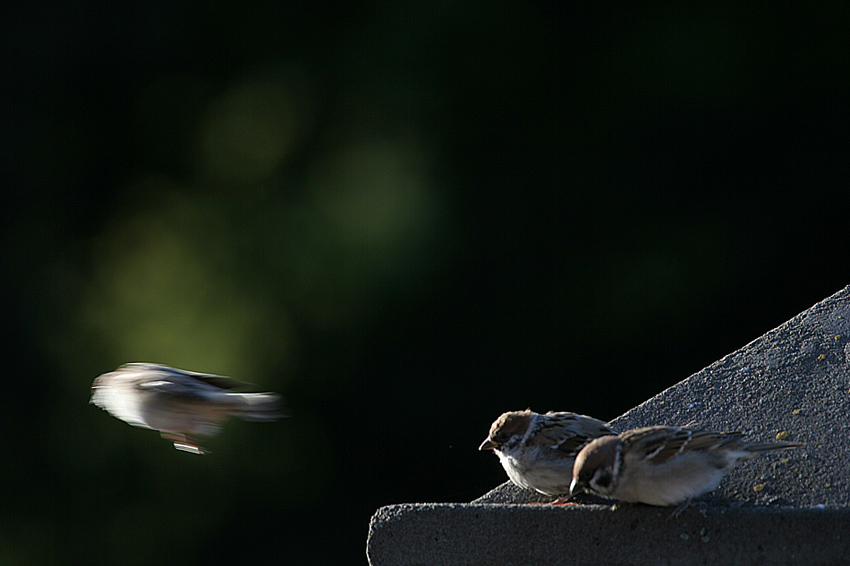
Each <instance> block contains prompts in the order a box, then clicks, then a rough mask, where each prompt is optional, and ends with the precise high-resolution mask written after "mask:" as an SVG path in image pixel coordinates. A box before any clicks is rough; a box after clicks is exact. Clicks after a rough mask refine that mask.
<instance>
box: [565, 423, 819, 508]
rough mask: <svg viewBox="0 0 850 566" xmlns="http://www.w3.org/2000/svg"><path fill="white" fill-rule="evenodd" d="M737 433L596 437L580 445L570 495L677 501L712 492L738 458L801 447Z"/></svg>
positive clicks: (644, 431) (663, 429)
mask: <svg viewBox="0 0 850 566" xmlns="http://www.w3.org/2000/svg"><path fill="white" fill-rule="evenodd" d="M743 436H744V435H743V433H740V432H707V431H699V430H693V429H689V428H680V427H669V426H650V427H645V428H637V429H634V430H629V431H626V432H624V433H622V434H620V435H618V436H607V437H604V438H597V439H596V440H594V441H592V442H590V443H588V445H587V446H585V447H584V448H582V450H581V452H579V454H578V456H577V457H576V462H575V466H574V468H573V481H572V485H571V486H570V494H571V495H574V494H576V493H579V492H581V491H591V492H593V493H596V494H598V495H602V496H604V497H610V498H613V499H619V500H620V501H626V502H635V503H637V502H639V503H647V504H649V505H662V506H665V505H680V504H681V506H680V507H679V509H677V510H676V511H675V512H674V515H678V514H679V513H680V512H681V511H682V510H683V509H684V508H685V507H687V506H688V504H689V503H690V500H691V499H692V498H694V497H698V496H700V495H702V494H703V493H706V492H708V491H711V490H713V489H714V488H716V487H717V486H718V484H719V483H720V480H721V479H723V477H724V476H725V475H726V474H728V473H729V471H730V470H731V469H732V468H733V467H734V466H735V464H737V463H738V461H740V460H745V459H747V458H752V457H753V456H756V455H758V454H759V453H761V452H767V451H770V450H782V449H787V448H797V447H800V446H804V445H803V444H799V443H796V442H762V443H747V442H744V440H743Z"/></svg>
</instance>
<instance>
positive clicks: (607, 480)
mask: <svg viewBox="0 0 850 566" xmlns="http://www.w3.org/2000/svg"><path fill="white" fill-rule="evenodd" d="M590 485H591V486H592V487H594V488H601V489H603V490H605V489H608V488H609V487H611V472H610V471H609V470H607V469H602V470H597V471H596V473H595V474H594V475H593V479H591V480H590Z"/></svg>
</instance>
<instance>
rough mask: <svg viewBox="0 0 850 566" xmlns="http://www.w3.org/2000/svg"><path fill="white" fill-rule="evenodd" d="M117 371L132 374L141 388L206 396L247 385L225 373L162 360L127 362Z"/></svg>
mask: <svg viewBox="0 0 850 566" xmlns="http://www.w3.org/2000/svg"><path fill="white" fill-rule="evenodd" d="M118 371H120V372H123V373H125V374H127V377H128V378H132V379H133V381H134V384H135V386H136V387H137V388H138V389H140V390H142V391H145V392H148V393H156V394H162V395H168V396H184V397H204V396H207V395H209V394H211V393H218V392H221V391H223V390H228V389H233V388H235V387H240V386H244V385H246V384H245V383H243V382H240V381H236V380H235V379H231V378H229V377H225V376H223V375H213V374H208V373H199V372H195V371H187V370H182V369H177V368H172V367H168V366H164V365H160V364H147V363H134V364H126V365H123V366H121V367H120V368H119V369H118Z"/></svg>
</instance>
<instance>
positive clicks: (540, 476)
mask: <svg viewBox="0 0 850 566" xmlns="http://www.w3.org/2000/svg"><path fill="white" fill-rule="evenodd" d="M614 434H616V433H615V432H614V431H612V430H611V429H610V428H608V425H607V424H605V423H604V422H602V421H600V420H597V419H594V418H593V417H586V416H584V415H577V414H575V413H554V412H549V413H546V414H545V415H543V414H540V413H535V412H532V411H531V409H528V410H525V411H510V412H507V413H504V414H502V415H501V416H500V417H499V418H498V419H496V420H495V422H493V424H492V426H491V427H490V434H489V435H488V436H487V438H486V439H485V440H484V442H482V443H481V446H479V447H478V449H479V450H493V451H494V452H495V453H496V455H497V456H498V457H499V460H500V461H501V463H502V467H503V468H505V472H507V474H508V477H509V478H510V480H511V481H512V482H513V483H515V484H516V485H518V486H519V487H522V488H525V489H533V490H536V491H539V492H540V493H543V494H546V495H552V496H558V495H562V494H565V493H568V492H569V490H570V480H571V479H572V470H573V462H574V460H575V457H576V454H578V451H579V450H580V449H581V447H582V446H584V445H585V444H587V443H588V442H589V441H590V440H592V439H594V438H597V437H599V436H603V435H614ZM557 501H560V500H557Z"/></svg>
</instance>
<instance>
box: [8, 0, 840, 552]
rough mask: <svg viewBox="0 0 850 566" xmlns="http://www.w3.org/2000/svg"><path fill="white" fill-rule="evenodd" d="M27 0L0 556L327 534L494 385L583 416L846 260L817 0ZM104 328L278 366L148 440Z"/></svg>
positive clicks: (671, 370) (461, 456) (271, 544)
mask: <svg viewBox="0 0 850 566" xmlns="http://www.w3.org/2000/svg"><path fill="white" fill-rule="evenodd" d="M564 4H565V3H563V2H551V3H545V2H531V3H529V2H495V3H491V2H475V1H472V2H469V1H467V2H373V3H365V4H356V3H347V2H341V3H332V2H321V1H319V2H313V1H311V2H291V1H290V2H276V3H265V2H252V1H247V2H239V3H233V2H216V1H211V2H210V1H208V2H163V1H147V2H129V3H127V2H122V3H113V4H108V5H107V4H98V3H70V2H56V3H48V2H35V3H27V4H21V3H18V4H16V5H14V6H10V7H7V11H8V13H7V14H6V15H5V16H4V19H3V23H2V26H3V28H4V29H3V33H2V39H0V41H2V44H3V47H4V54H5V57H4V60H5V61H4V63H5V65H6V67H7V72H6V73H5V78H6V87H5V89H4V93H3V100H4V102H5V103H4V105H3V106H4V112H3V113H2V116H3V120H4V123H3V127H2V147H3V149H4V151H3V153H2V159H3V167H2V170H3V171H4V172H5V173H6V182H5V183H4V184H5V186H6V187H7V193H8V194H7V198H6V206H5V207H4V210H3V217H2V222H1V223H0V230H2V244H3V245H2V263H1V264H0V285H2V295H0V305H2V326H0V327H1V328H2V333H3V334H2V336H3V347H4V351H3V354H4V360H5V362H6V363H5V371H4V376H5V382H4V383H5V388H4V393H3V395H2V401H0V410H2V413H0V415H2V416H0V419H2V421H0V422H1V423H2V425H3V430H4V432H5V437H4V443H3V450H2V452H0V453H1V454H2V462H3V479H4V482H3V483H4V485H5V489H4V495H3V501H2V504H0V509H2V511H1V512H0V556H2V559H0V561H2V562H3V564H14V565H17V564H86V565H90V564H128V565H132V564H154V563H156V564H162V565H165V564H181V565H190V564H234V563H244V564H248V563H251V564H283V563H287V564H364V563H365V541H366V534H367V526H368V520H369V517H370V516H371V514H372V513H373V512H374V511H375V510H376V509H377V508H378V507H379V506H381V505H385V504H391V503H399V502H414V501H469V500H471V499H474V498H476V497H478V496H480V495H482V494H483V493H485V492H486V491H487V490H489V489H490V488H492V487H494V486H496V485H497V484H499V483H500V482H502V481H503V480H504V479H505V477H504V473H503V471H502V470H501V467H500V466H499V465H498V462H497V460H496V458H495V457H493V455H491V454H482V453H479V452H477V450H476V448H477V446H478V444H479V443H480V442H481V441H482V440H483V439H484V437H485V435H486V433H487V429H488V427H489V424H490V422H491V421H492V420H493V419H495V418H496V417H497V416H498V415H499V414H500V413H501V412H502V411H505V410H511V409H524V408H526V407H531V408H533V409H535V410H538V411H547V410H572V411H577V412H582V413H588V414H592V415H594V416H597V417H599V418H603V419H611V418H613V417H615V416H617V415H619V414H621V413H623V412H624V411H626V410H628V409H629V408H630V407H632V406H634V405H636V404H638V403H640V402H641V401H643V400H644V399H646V398H648V397H651V396H652V395H654V394H655V393H657V392H659V391H661V390H662V389H664V388H665V387H667V386H669V385H671V384H673V383H675V382H677V381H679V380H681V379H683V378H685V377H687V376H688V375H690V374H691V373H693V372H695V371H697V370H699V369H701V368H702V367H704V366H705V365H707V364H709V363H711V362H713V361H715V360H716V359H718V358H720V357H722V356H723V355H725V354H727V353H729V352H731V351H733V350H735V349H736V348H738V347H740V346H742V345H743V344H745V343H746V342H748V341H750V340H751V339H753V338H756V337H757V336H759V335H761V334H762V333H764V332H765V331H767V330H769V329H771V328H773V327H774V326H776V325H778V324H780V323H782V322H784V321H785V320H787V319H788V318H790V317H792V316H793V315H795V314H797V313H798V312H799V311H801V310H803V309H805V308H807V307H809V306H810V305H812V304H813V303H815V302H817V301H819V300H820V299H822V298H824V297H826V296H828V295H830V294H832V293H833V292H835V291H837V290H838V289H840V288H842V287H843V286H844V285H846V284H848V283H850V259H848V258H850V254H848V242H850V226H848V208H847V205H848V202H849V201H850V199H848V182H847V179H848V172H850V171H848V169H850V167H848V163H850V160H848V152H847V148H848V146H850V143H848V142H850V139H848V138H850V135H848V126H850V121H848V100H850V97H848V95H850V92H848V90H850V89H848V80H847V77H848V71H850V65H848V59H849V58H850V51H848V46H847V37H848V31H850V29H849V28H848V16H849V15H850V8H848V6H847V5H845V4H843V3H840V2H814V3H782V2H779V3H777V2H748V3H740V2H730V3H713V5H712V6H711V7H696V6H687V7H686V6H682V5H679V3H669V4H666V3H655V4H651V5H648V6H647V5H644V6H642V7H640V8H638V7H635V6H629V7H623V6H619V5H617V6H614V5H612V4H610V3H598V4H599V5H595V4H594V5H593V6H588V5H585V4H584V3H581V5H580V6H576V7H571V4H569V3H568V5H566V6H565V5H564ZM129 361H157V362H162V363H167V364H169V365H173V366H177V367H183V368H187V369H193V370H197V371H208V372H213V373H220V374H226V375H232V376H234V377H237V378H239V379H243V380H245V381H250V382H252V383H255V384H256V385H257V387H258V388H261V389H267V390H275V391H280V392H282V393H283V394H284V395H285V396H286V397H287V398H288V400H289V404H290V407H291V410H292V413H293V418H291V419H286V420H284V421H281V422H279V423H274V424H257V423H243V422H241V421H233V422H230V423H229V424H228V426H227V427H226V429H225V431H224V433H223V434H222V435H220V436H219V437H216V438H215V439H212V440H210V441H209V442H208V443H207V446H208V448H210V449H211V450H212V451H213V453H212V454H211V455H209V456H205V457H196V456H192V455H189V454H186V453H181V452H177V451H175V450H174V449H172V448H171V447H170V445H169V444H168V443H167V442H165V441H163V440H160V439H159V438H158V435H157V434H156V433H154V432H152V431H146V430H143V429H136V428H131V427H129V426H127V425H126V424H124V423H122V422H120V421H117V420H115V419H113V418H112V417H110V416H109V415H107V414H106V413H104V412H102V411H100V410H99V409H97V408H96V407H94V406H91V405H87V402H88V397H89V386H90V384H91V381H92V379H93V378H94V377H95V376H97V375H98V374H100V373H102V372H105V371H109V370H111V369H114V368H115V367H117V366H118V365H120V364H121V363H124V362H129Z"/></svg>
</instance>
